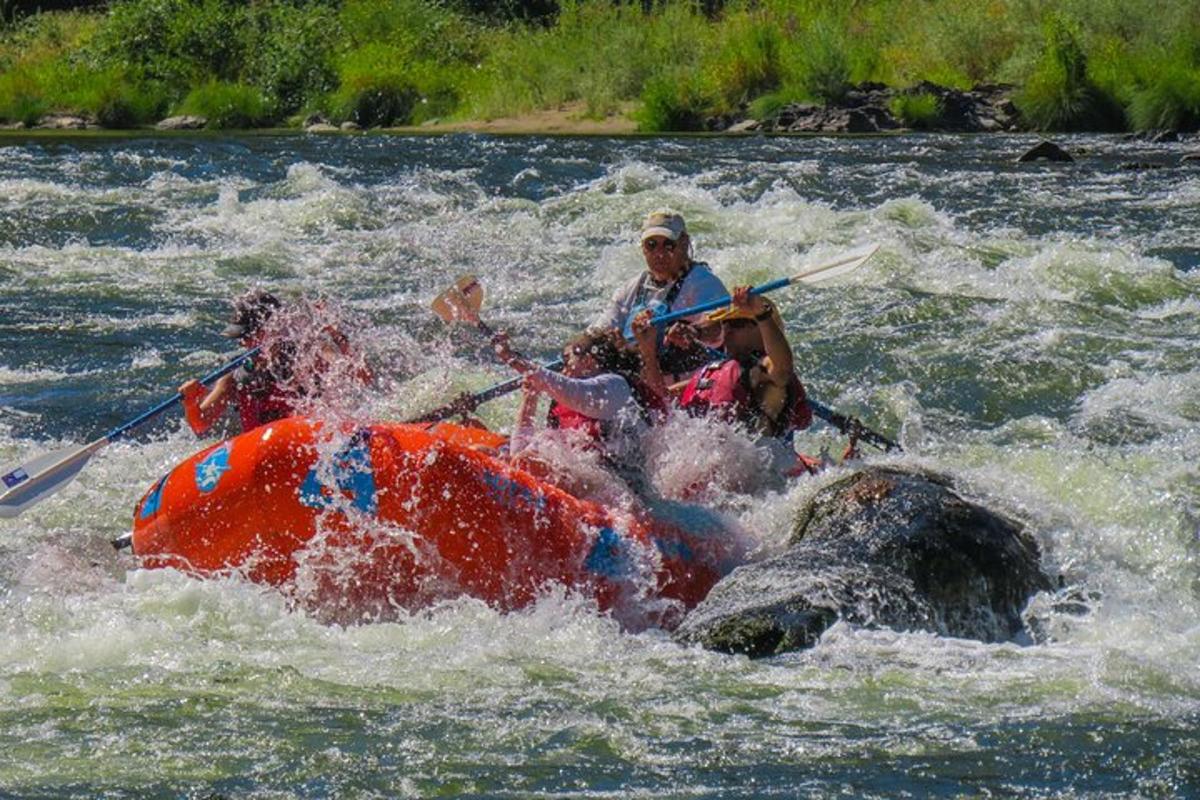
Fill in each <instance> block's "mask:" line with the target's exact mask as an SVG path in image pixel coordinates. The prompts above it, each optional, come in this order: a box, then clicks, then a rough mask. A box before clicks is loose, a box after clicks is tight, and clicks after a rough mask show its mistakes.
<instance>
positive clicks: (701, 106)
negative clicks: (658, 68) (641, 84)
mask: <svg viewBox="0 0 1200 800" xmlns="http://www.w3.org/2000/svg"><path fill="white" fill-rule="evenodd" d="M641 101H642V103H641V107H640V108H639V109H638V110H637V111H636V112H635V113H634V119H635V120H636V121H637V124H638V130H640V131H645V132H647V133H665V132H670V131H698V130H702V129H703V128H704V113H705V109H707V108H708V106H709V102H708V99H707V98H706V97H705V95H704V91H703V90H702V89H701V88H700V86H699V85H698V83H697V82H696V81H695V80H694V79H692V78H691V77H690V76H689V75H687V74H684V73H676V74H675V75H673V76H672V75H663V76H660V77H657V78H653V79H651V80H650V81H647V83H646V87H645V89H643V90H642V97H641Z"/></svg>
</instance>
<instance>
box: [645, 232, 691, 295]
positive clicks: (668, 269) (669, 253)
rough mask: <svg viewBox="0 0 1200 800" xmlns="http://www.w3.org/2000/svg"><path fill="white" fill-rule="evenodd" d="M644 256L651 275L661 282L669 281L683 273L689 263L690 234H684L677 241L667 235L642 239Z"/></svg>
mask: <svg viewBox="0 0 1200 800" xmlns="http://www.w3.org/2000/svg"><path fill="white" fill-rule="evenodd" d="M642 256H643V257H644V258H645V259H646V269H647V270H649V271H650V277H652V278H654V280H656V281H658V282H659V283H668V282H670V281H673V280H675V279H676V278H678V277H679V276H680V275H682V274H683V270H684V268H685V267H686V266H687V263H688V236H687V234H686V233H685V234H682V235H681V236H680V237H679V239H678V240H677V241H671V240H670V239H668V238H667V237H665V236H651V237H650V238H648V239H643V240H642Z"/></svg>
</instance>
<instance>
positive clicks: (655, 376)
mask: <svg viewBox="0 0 1200 800" xmlns="http://www.w3.org/2000/svg"><path fill="white" fill-rule="evenodd" d="M652 316H653V313H652V312H651V311H650V309H646V310H645V311H643V312H641V313H640V314H638V315H637V316H636V317H634V318H633V335H634V338H635V339H637V346H638V351H639V352H641V354H642V381H643V382H645V384H646V385H647V386H649V387H650V391H652V392H654V393H655V394H656V395H658V396H659V397H666V396H667V381H666V378H664V377H663V373H662V366H661V365H660V364H659V363H658V330H657V329H656V328H655V326H654V325H651V324H650V319H651V317H652Z"/></svg>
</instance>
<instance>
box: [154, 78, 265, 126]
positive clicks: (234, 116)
mask: <svg viewBox="0 0 1200 800" xmlns="http://www.w3.org/2000/svg"><path fill="white" fill-rule="evenodd" d="M177 110H178V112H179V113H180V114H193V115H195V116H200V117H205V118H207V119H208V127H210V128H253V127H257V126H260V125H266V124H269V123H270V122H272V121H273V119H274V117H273V114H272V111H271V109H270V106H269V104H268V103H267V100H266V98H264V97H263V95H262V92H260V91H259V90H258V89H256V88H254V87H253V86H246V85H245V84H240V83H226V82H223V81H207V82H206V83H203V84H201V85H200V86H198V87H196V88H195V89H193V90H192V91H191V92H189V93H188V95H187V97H186V98H184V101H183V102H182V103H181V104H180V105H179V108H178V109H177Z"/></svg>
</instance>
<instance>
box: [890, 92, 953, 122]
mask: <svg viewBox="0 0 1200 800" xmlns="http://www.w3.org/2000/svg"><path fill="white" fill-rule="evenodd" d="M888 108H889V109H890V110H891V112H892V114H893V115H895V117H896V119H898V120H900V122H902V123H903V124H904V125H905V126H907V127H909V128H913V129H915V130H926V129H929V128H933V127H935V125H936V124H937V121H938V119H939V118H940V117H941V116H942V101H941V100H939V99H938V97H937V95H935V94H931V93H930V92H915V93H913V94H899V95H896V96H895V97H893V98H892V101H891V102H890V103H889V104H888Z"/></svg>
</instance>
